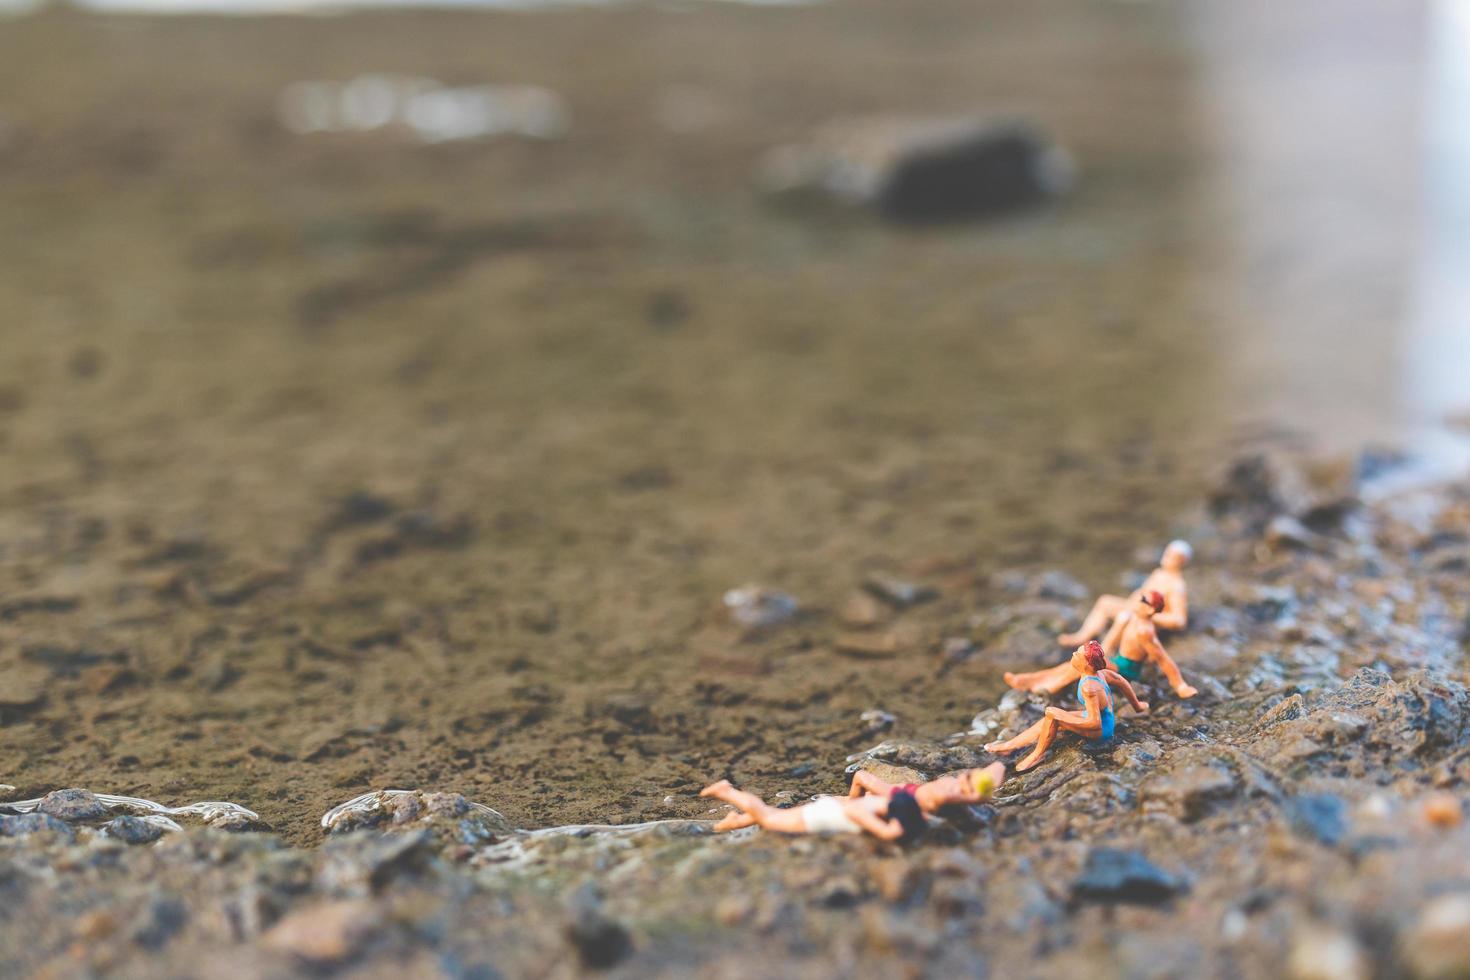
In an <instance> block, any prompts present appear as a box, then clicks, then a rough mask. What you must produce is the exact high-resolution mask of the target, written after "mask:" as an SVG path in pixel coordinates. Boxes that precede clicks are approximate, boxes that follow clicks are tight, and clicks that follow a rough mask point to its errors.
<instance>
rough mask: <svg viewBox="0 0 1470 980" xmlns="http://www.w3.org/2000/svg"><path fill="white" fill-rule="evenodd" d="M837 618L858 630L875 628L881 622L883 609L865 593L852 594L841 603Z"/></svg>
mask: <svg viewBox="0 0 1470 980" xmlns="http://www.w3.org/2000/svg"><path fill="white" fill-rule="evenodd" d="M837 618H838V619H840V620H841V621H842V622H843V623H845V624H846V625H848V626H856V627H858V628H859V629H862V628H866V627H869V626H877V625H878V624H879V623H881V622H883V607H882V606H881V605H880V604H879V603H878V600H877V599H875V598H873V597H872V596H871V595H869V594H867V593H866V592H854V593H853V594H852V595H850V596H848V597H847V599H846V601H844V602H843V603H842V608H841V609H839V610H838V612H837Z"/></svg>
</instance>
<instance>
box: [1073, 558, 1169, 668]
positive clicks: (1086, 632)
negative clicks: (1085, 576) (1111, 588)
mask: <svg viewBox="0 0 1470 980" xmlns="http://www.w3.org/2000/svg"><path fill="white" fill-rule="evenodd" d="M1192 557H1194V549H1193V548H1191V547H1190V546H1189V542H1188V541H1170V542H1169V544H1168V546H1167V547H1166V548H1164V553H1163V555H1162V556H1161V557H1160V558H1159V567H1158V568H1155V569H1154V570H1153V571H1152V572H1150V573H1149V576H1148V578H1146V579H1144V580H1143V584H1142V585H1140V586H1139V587H1138V588H1136V589H1134V590H1133V594H1132V595H1130V596H1128V597H1127V598H1124V597H1123V596H1117V595H1103V596H1098V599H1097V602H1095V603H1093V605H1092V610H1091V611H1090V612H1088V614H1087V616H1086V618H1084V619H1083V620H1082V626H1081V627H1080V628H1078V630H1077V632H1075V633H1063V634H1062V635H1061V636H1059V637H1057V642H1058V643H1060V644H1061V645H1062V646H1064V647H1075V646H1076V645H1077V644H1079V643H1086V642H1087V641H1088V640H1091V639H1095V638H1096V637H1097V636H1099V635H1100V634H1101V633H1102V631H1103V630H1104V629H1106V628H1107V626H1108V621H1109V620H1114V622H1113V625H1114V626H1115V627H1116V626H1117V622H1116V620H1117V619H1119V618H1121V617H1123V616H1126V615H1127V614H1128V612H1129V610H1130V609H1131V608H1132V606H1133V603H1135V602H1137V601H1138V599H1139V597H1141V596H1142V595H1143V594H1144V593H1145V592H1158V593H1160V594H1161V595H1163V597H1164V610H1163V612H1161V613H1159V614H1158V615H1157V616H1156V617H1154V624H1155V625H1157V626H1159V627H1162V628H1163V629H1166V630H1182V629H1184V627H1185V625H1186V624H1187V623H1188V622H1189V596H1188V594H1187V593H1186V591H1185V588H1184V566H1185V565H1188V564H1189V560H1190V559H1191V558H1192ZM1115 649H1117V648H1116V647H1111V646H1108V643H1107V640H1104V641H1103V652H1104V653H1112V652H1113V651H1114V650H1115Z"/></svg>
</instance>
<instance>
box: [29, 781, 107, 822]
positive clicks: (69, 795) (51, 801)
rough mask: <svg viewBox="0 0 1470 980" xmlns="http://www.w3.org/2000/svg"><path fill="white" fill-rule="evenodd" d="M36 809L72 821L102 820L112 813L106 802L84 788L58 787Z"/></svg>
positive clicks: (44, 797) (42, 799) (43, 798)
mask: <svg viewBox="0 0 1470 980" xmlns="http://www.w3.org/2000/svg"><path fill="white" fill-rule="evenodd" d="M36 809H37V810H38V811H39V812H41V813H49V814H51V816H53V817H56V818H57V819H59V820H65V821H67V822H70V823H75V822H77V821H85V820H101V819H103V818H104V817H108V816H111V815H112V811H111V810H109V809H108V808H107V805H106V804H105V803H103V802H102V801H101V800H99V799H97V797H96V796H95V795H93V794H92V793H89V792H87V791H86V790H84V789H58V790H55V791H53V792H50V793H47V794H46V795H45V796H43V797H42V798H41V802H40V804H39V805H38V806H37V808H36Z"/></svg>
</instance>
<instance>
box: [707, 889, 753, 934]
mask: <svg viewBox="0 0 1470 980" xmlns="http://www.w3.org/2000/svg"><path fill="white" fill-rule="evenodd" d="M754 912H755V903H754V902H753V901H751V899H750V898H749V897H748V896H745V895H726V896H725V897H724V898H722V899H720V900H719V901H718V902H716V903H715V921H716V922H718V923H719V924H720V925H722V926H725V927H726V928H733V927H734V926H738V925H740V924H741V923H742V922H744V921H745V920H747V919H749V918H750V916H751V915H752V914H753V913H754Z"/></svg>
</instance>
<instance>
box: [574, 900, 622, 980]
mask: <svg viewBox="0 0 1470 980" xmlns="http://www.w3.org/2000/svg"><path fill="white" fill-rule="evenodd" d="M567 913H568V916H567V924H566V937H567V940H568V941H569V942H570V943H571V944H572V946H573V947H574V948H575V949H576V950H577V955H578V956H579V957H580V958H581V960H582V964H583V965H584V966H587V967H590V968H592V969H595V970H605V969H607V968H608V967H610V966H613V965H614V964H616V963H617V962H618V961H619V960H621V959H622V958H623V957H624V956H626V955H628V953H629V952H630V951H631V950H632V948H633V941H632V938H631V937H630V936H629V935H628V930H627V929H626V928H624V927H623V925H622V923H620V922H617V921H616V920H614V919H612V918H610V917H609V916H607V915H606V914H605V913H604V912H603V910H602V896H601V895H600V894H599V893H598V891H597V889H596V888H595V887H594V886H592V885H591V884H587V885H583V886H582V887H581V888H579V889H577V891H576V892H575V893H573V895H572V898H571V900H570V901H569V902H568V903H567Z"/></svg>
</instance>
